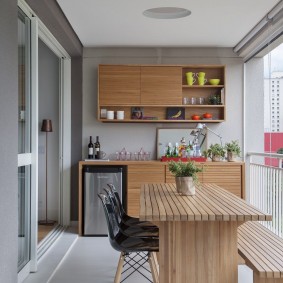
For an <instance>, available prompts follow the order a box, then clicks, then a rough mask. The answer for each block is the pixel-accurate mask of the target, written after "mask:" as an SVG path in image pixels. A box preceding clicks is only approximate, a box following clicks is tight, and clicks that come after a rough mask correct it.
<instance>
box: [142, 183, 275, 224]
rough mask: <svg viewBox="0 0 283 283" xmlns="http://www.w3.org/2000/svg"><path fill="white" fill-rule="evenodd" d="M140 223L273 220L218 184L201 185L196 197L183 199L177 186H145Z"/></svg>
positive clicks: (159, 184)
mask: <svg viewBox="0 0 283 283" xmlns="http://www.w3.org/2000/svg"><path fill="white" fill-rule="evenodd" d="M140 220H148V221H249V220H250V221H269V220H272V216H271V215H269V214H265V213H263V212H262V211H260V210H258V209H257V208H255V207H254V206H252V205H249V204H247V203H246V202H245V201H244V200H243V199H240V198H239V197H237V196H236V195H234V194H232V193H230V192H228V191H226V190H224V189H222V188H221V187H219V186H217V185H215V184H200V185H199V187H198V188H196V194H195V195H194V196H181V195H179V194H178V193H177V191H176V186H175V184H173V183H166V184H165V183H156V184H144V185H142V187H141V196H140Z"/></svg>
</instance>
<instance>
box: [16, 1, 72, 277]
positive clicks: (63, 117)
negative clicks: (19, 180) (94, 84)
mask: <svg viewBox="0 0 283 283" xmlns="http://www.w3.org/2000/svg"><path fill="white" fill-rule="evenodd" d="M18 6H19V7H20V8H21V9H22V10H23V12H24V13H25V14H26V15H27V16H28V17H29V18H30V19H31V50H32V51H31V99H32V106H31V107H32V109H31V112H32V122H31V143H32V148H31V159H32V165H33V166H32V172H31V247H30V248H31V260H30V262H29V264H28V265H27V266H29V272H35V271H37V229H38V224H37V223H38V39H39V38H40V39H41V40H42V41H43V42H44V43H45V44H46V45H47V46H48V47H49V48H50V49H51V50H52V51H53V52H54V53H55V54H56V55H57V56H58V57H59V58H60V76H61V78H60V80H61V82H62V83H61V85H60V147H59V148H60V151H59V152H60V153H59V154H60V157H59V162H60V164H59V168H60V192H59V195H58V197H59V205H60V209H59V211H61V214H60V215H59V219H58V220H59V221H58V222H59V224H61V225H63V226H68V225H69V224H70V195H71V192H70V191H71V57H70V56H69V54H68V53H67V52H66V51H65V49H64V48H63V47H62V46H61V45H60V43H59V42H58V41H57V40H56V39H55V37H54V36H53V35H52V34H51V33H50V32H49V31H48V29H47V28H46V27H45V25H44V24H43V23H42V22H41V21H40V19H38V18H37V17H36V14H35V13H34V12H33V11H32V10H31V9H30V7H29V6H28V5H27V4H26V2H25V1H24V0H18ZM23 272H24V273H25V274H26V273H27V269H26V268H25V270H23ZM20 273H21V272H20ZM20 273H19V276H18V278H23V275H24V274H22V275H21V274H20ZM18 281H22V280H21V279H19V280H18Z"/></svg>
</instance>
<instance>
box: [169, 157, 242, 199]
mask: <svg viewBox="0 0 283 283" xmlns="http://www.w3.org/2000/svg"><path fill="white" fill-rule="evenodd" d="M199 166H201V167H202V168H203V172H201V173H198V179H199V181H200V183H213V184H216V185H218V186H220V187H222V188H224V189H226V190H227V191H229V192H231V193H233V194H235V195H236V196H238V197H240V198H245V190H244V187H245V183H244V182H245V177H244V176H245V164H244V163H240V162H225V163H224V162H207V163H200V165H199ZM174 182H175V178H174V176H173V175H172V174H171V172H170V171H169V169H168V165H166V183H174Z"/></svg>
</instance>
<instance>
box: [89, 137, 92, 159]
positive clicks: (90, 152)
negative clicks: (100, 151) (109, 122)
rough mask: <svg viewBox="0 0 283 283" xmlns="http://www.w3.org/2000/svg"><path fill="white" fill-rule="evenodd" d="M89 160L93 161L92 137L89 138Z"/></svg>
mask: <svg viewBox="0 0 283 283" xmlns="http://www.w3.org/2000/svg"><path fill="white" fill-rule="evenodd" d="M88 159H93V143H92V136H90V137H89V144H88Z"/></svg>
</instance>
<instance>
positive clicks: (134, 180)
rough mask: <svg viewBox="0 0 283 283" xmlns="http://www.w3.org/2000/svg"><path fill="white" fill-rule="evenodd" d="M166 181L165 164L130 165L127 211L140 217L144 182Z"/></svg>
mask: <svg viewBox="0 0 283 283" xmlns="http://www.w3.org/2000/svg"><path fill="white" fill-rule="evenodd" d="M160 182H162V183H165V166H160V164H157V165H142V164H140V165H129V166H128V191H127V212H128V214H129V215H131V216H135V217H138V215H139V209H140V188H141V185H142V184H143V183H160Z"/></svg>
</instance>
